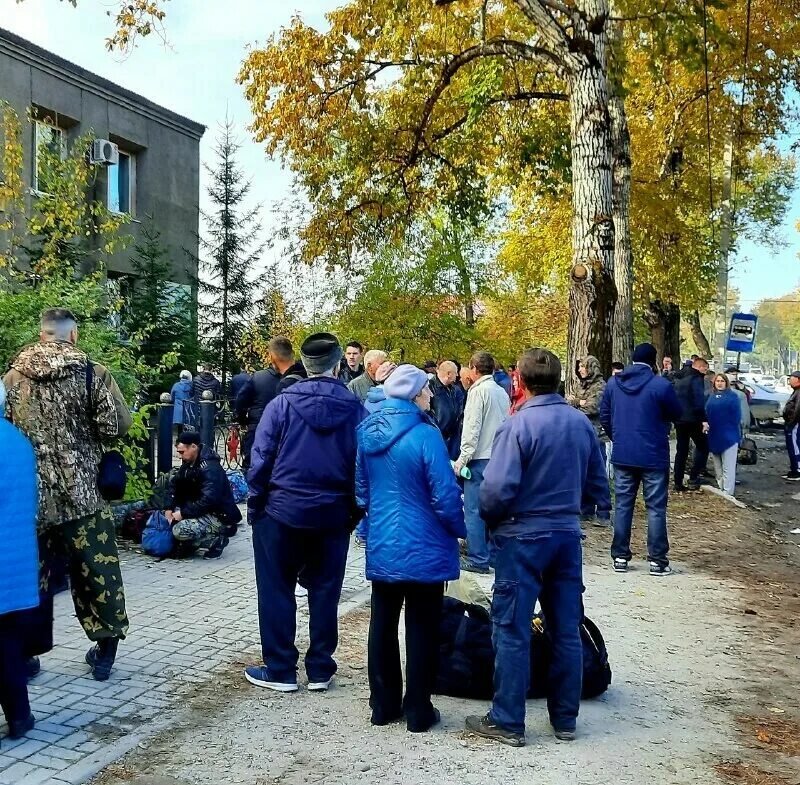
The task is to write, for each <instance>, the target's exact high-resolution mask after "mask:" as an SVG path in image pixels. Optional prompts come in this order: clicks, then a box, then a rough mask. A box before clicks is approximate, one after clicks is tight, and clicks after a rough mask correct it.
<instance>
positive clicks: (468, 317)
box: [452, 226, 475, 329]
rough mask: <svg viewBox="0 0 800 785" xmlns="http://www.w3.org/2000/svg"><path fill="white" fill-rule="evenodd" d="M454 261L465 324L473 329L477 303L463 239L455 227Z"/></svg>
mask: <svg viewBox="0 0 800 785" xmlns="http://www.w3.org/2000/svg"><path fill="white" fill-rule="evenodd" d="M452 238H453V252H454V254H453V259H454V262H455V265H456V272H457V273H458V280H459V284H460V294H461V303H462V305H463V306H464V324H466V326H467V327H469V328H470V329H472V328H473V327H474V326H475V301H474V299H473V295H472V280H471V279H470V275H469V266H468V265H467V262H466V260H465V259H464V253H463V251H462V249H461V238H460V237H459V236H458V229H456V228H455V226H453V229H452Z"/></svg>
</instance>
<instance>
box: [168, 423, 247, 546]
mask: <svg viewBox="0 0 800 785" xmlns="http://www.w3.org/2000/svg"><path fill="white" fill-rule="evenodd" d="M175 447H176V449H177V451H178V455H179V456H180V458H181V461H182V463H181V466H180V468H179V469H178V471H177V472H175V473H174V474H173V475H172V477H171V478H170V482H169V495H168V499H167V505H166V506H167V509H166V510H165V511H164V515H165V517H166V519H167V520H168V521H169V522H170V523H171V524H173V526H172V535H173V536H174V537H175V539H176V540H178V541H180V542H189V543H192V544H193V545H194V546H195V547H196V548H206V549H207V550H206V553H205V556H204V558H206V559H217V558H219V557H220V556H222V551H223V550H224V549H225V546H226V545H227V544H228V537H230V536H232V535H233V534H235V533H236V525H237V524H238V523H239V521H241V520H242V514H241V512H239V508H238V507H237V506H236V502H234V500H233V492H232V491H231V486H230V483H229V482H228V477H227V475H226V474H225V471H224V470H223V468H222V466H221V465H220V462H219V456H218V455H217V454H216V453H215V452H214V451H213V450H212V449H210V448H209V447H206V446H205V445H203V444H202V443H201V442H200V434H199V433H196V432H194V431H187V432H184V433H182V434H181V435H180V436H179V437H178V441H177V442H176V445H175Z"/></svg>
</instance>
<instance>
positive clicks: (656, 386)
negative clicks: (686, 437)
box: [600, 343, 681, 576]
mask: <svg viewBox="0 0 800 785" xmlns="http://www.w3.org/2000/svg"><path fill="white" fill-rule="evenodd" d="M655 364H656V348H655V347H654V346H653V345H652V344H649V343H643V344H640V345H639V346H637V347H636V349H635V350H634V352H633V365H629V366H628V367H627V368H625V370H624V371H622V373H619V374H617V375H616V376H614V377H613V378H611V379H609V380H608V384H607V385H606V389H605V392H604V393H603V398H602V400H601V401H600V422H601V423H602V425H603V428H604V429H605V432H606V433H607V434H608V435H609V437H610V439H611V440H612V442H613V443H614V450H613V452H612V455H611V462H612V464H613V465H614V489H615V492H616V511H615V514H614V540H613V543H612V545H611V556H612V558H613V559H614V569H615V570H616V571H617V572H627V570H628V562H629V561H630V560H631V559H632V558H633V555H632V553H631V526H632V525H633V506H634V504H635V502H636V496H637V494H638V492H639V485H642V486H643V489H644V503H645V507H646V508H647V558H648V561H649V562H650V574H651V575H656V576H662V575H669V573H670V572H671V569H670V566H669V538H668V536H667V490H668V487H669V431H670V423H672V422H675V420H677V419H678V417H680V414H681V405H680V402H679V401H678V398H677V396H676V395H675V390H673V389H672V385H671V384H670V383H669V382H668V381H667V380H666V379H664V378H663V377H661V376H658V375H657V373H656V370H655Z"/></svg>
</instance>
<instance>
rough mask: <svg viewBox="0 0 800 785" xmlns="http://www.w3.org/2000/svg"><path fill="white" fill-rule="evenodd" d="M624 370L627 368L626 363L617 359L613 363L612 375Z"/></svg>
mask: <svg viewBox="0 0 800 785" xmlns="http://www.w3.org/2000/svg"><path fill="white" fill-rule="evenodd" d="M624 370H625V364H624V363H621V362H618V361H616V360H615V361H614V362H613V363H611V375H612V376H616V375H617V374H618V373H622V372H623V371H624Z"/></svg>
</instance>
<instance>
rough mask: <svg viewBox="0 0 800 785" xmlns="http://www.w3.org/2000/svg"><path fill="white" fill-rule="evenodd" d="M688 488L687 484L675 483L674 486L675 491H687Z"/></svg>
mask: <svg viewBox="0 0 800 785" xmlns="http://www.w3.org/2000/svg"><path fill="white" fill-rule="evenodd" d="M687 490H688V488H687V487H686V486H685V485H675V486H674V487H673V488H672V492H673V493H686V491H687Z"/></svg>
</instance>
